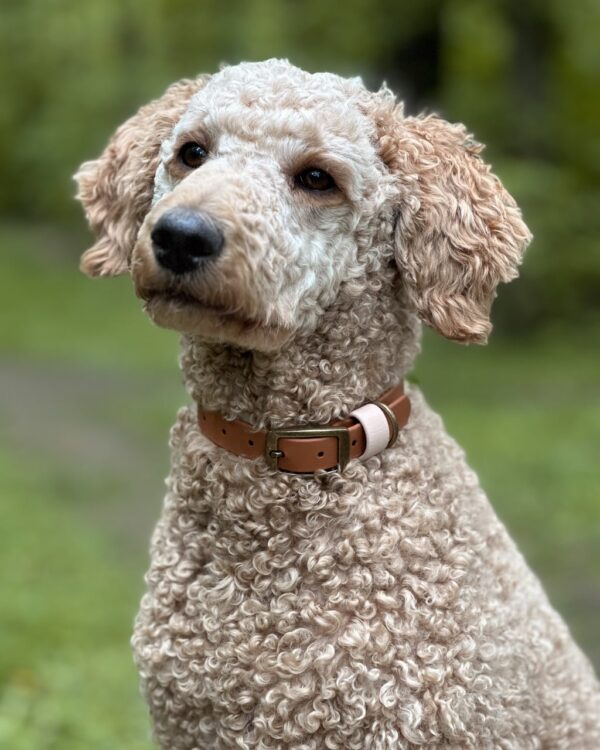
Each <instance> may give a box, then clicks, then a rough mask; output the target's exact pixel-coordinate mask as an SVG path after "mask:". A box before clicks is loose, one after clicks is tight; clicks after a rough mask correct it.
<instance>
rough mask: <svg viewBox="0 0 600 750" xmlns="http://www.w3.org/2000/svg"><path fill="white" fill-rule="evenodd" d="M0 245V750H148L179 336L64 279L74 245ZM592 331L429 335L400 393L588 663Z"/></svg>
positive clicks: (56, 239) (117, 292)
mask: <svg viewBox="0 0 600 750" xmlns="http://www.w3.org/2000/svg"><path fill="white" fill-rule="evenodd" d="M0 245H1V246H2V255H1V256H0V257H1V258H2V260H1V261H0V263H1V264H2V267H1V268H0V294H1V295H2V299H3V307H4V310H8V311H9V314H8V315H6V314H5V315H3V316H1V317H0V353H1V356H2V361H3V363H4V370H5V372H7V373H8V376H7V377H6V378H5V380H4V382H5V383H8V384H9V386H10V385H11V384H12V385H13V386H15V392H17V390H18V389H16V386H17V385H21V389H20V390H19V391H18V392H19V393H22V392H23V387H22V383H20V382H18V381H19V380H20V378H22V377H25V376H27V388H26V389H25V391H26V396H25V397H21V398H22V401H21V402H20V403H19V404H18V410H17V411H18V414H20V415H23V416H24V423H25V428H24V427H23V425H22V424H21V425H18V424H16V423H13V422H12V421H10V420H3V421H2V423H1V427H0V500H1V502H0V569H1V570H2V574H1V579H2V583H1V585H0V592H1V594H0V596H1V601H0V607H1V611H2V616H1V618H0V747H3V748H4V747H6V748H11V750H83V749H84V748H85V749H86V750H105V749H106V750H108V749H109V748H110V750H112V748H115V747H118V748H121V749H123V750H142V749H143V748H146V749H147V748H149V747H150V744H149V742H148V741H147V736H148V721H147V718H146V712H145V707H144V705H143V702H142V700H141V698H140V697H139V696H138V692H137V677H136V674H135V669H134V667H133V665H132V661H131V656H130V650H129V645H128V639H129V635H130V631H131V624H132V619H133V616H134V613H135V610H136V608H137V603H138V599H139V595H140V591H141V588H142V584H141V577H142V572H143V569H144V566H145V547H146V544H147V536H148V533H149V529H150V526H151V524H152V522H153V519H154V517H155V516H156V513H157V509H158V503H159V500H160V495H161V492H162V488H161V483H160V477H161V476H162V474H164V469H165V467H166V461H167V452H166V440H167V430H168V426H169V424H170V423H171V421H172V418H173V413H174V410H175V408H176V407H177V405H178V404H179V403H181V401H182V400H183V398H184V394H183V391H182V389H181V387H180V385H179V384H178V375H177V372H176V355H177V347H176V336H175V334H172V333H170V332H166V331H161V330H159V329H156V328H154V327H153V326H151V325H150V324H149V323H148V321H147V320H146V319H145V318H144V316H143V315H142V313H141V312H140V306H139V303H138V302H137V301H136V300H135V299H134V297H133V295H132V291H131V285H130V283H129V281H128V280H127V279H117V280H111V281H90V280H88V279H86V278H84V277H83V276H81V275H80V274H78V272H77V270H76V266H77V253H76V251H75V249H74V247H73V245H72V240H70V239H68V238H67V239H64V238H63V237H62V236H61V235H60V234H58V233H56V232H52V231H49V230H40V229H34V230H25V229H22V228H19V227H9V228H4V229H2V228H0ZM597 333H598V332H597V331H596V332H594V331H587V332H575V331H566V332H565V331H553V332H548V333H547V334H546V335H545V336H538V337H537V338H536V339H535V340H533V339H532V340H520V342H519V343H515V342H510V341H507V340H503V339H502V338H496V339H494V337H492V342H491V344H490V345H489V346H488V347H487V348H464V347H460V346H458V345H455V344H451V343H448V342H444V341H442V340H441V339H439V338H437V337H435V336H434V335H432V334H428V335H427V336H426V338H425V342H424V352H423V354H422V356H421V358H420V360H419V365H418V368H417V372H416V373H415V378H416V379H417V380H418V382H419V384H420V385H421V387H422V388H423V390H424V391H425V393H426V395H427V398H428V400H429V401H430V403H431V404H432V406H434V408H436V410H438V411H439V412H441V413H442V414H443V416H444V419H445V422H446V425H447V427H448V429H449V431H450V432H451V433H452V434H453V435H454V436H455V437H456V438H457V440H458V441H459V442H460V443H461V444H462V445H463V447H464V448H465V450H466V451H467V455H468V457H469V460H470V462H471V464H472V465H473V466H474V468H476V469H477V471H478V472H479V474H480V477H481V480H482V483H483V485H484V487H485V488H486V490H487V491H488V494H489V495H490V498H491V500H492V502H493V504H494V506H495V508H496V509H497V511H498V513H499V514H500V516H501V517H502V518H503V520H504V521H505V522H506V523H507V525H508V526H509V528H510V530H511V532H512V533H513V535H514V536H515V537H516V539H517V541H518V543H519V545H520V546H521V548H522V549H523V551H524V552H525V554H526V556H527V558H528V560H529V562H530V564H531V565H532V566H533V567H534V569H535V570H536V571H537V572H538V573H539V575H540V576H541V577H542V579H543V581H544V583H545V584H546V586H547V588H548V590H549V592H550V594H551V597H552V599H553V601H554V603H555V604H556V605H557V606H558V607H559V608H560V610H561V611H562V612H563V613H564V614H565V616H566V617H567V619H568V621H569V623H570V624H571V626H572V628H573V630H574V632H575V635H576V637H577V638H578V640H579V641H580V642H581V643H582V645H583V646H584V647H585V648H586V650H587V651H588V653H589V654H590V655H591V656H593V658H594V660H595V662H596V664H597V665H599V664H600V649H599V647H598V644H597V633H598V632H599V631H600V585H599V583H598V581H599V579H600V503H599V502H598V492H597V464H598V445H600V392H599V389H598V375H597V361H596V358H595V357H594V354H593V349H592V343H591V342H592V341H593V336H594V335H596V336H597ZM11 368H12V369H11ZM0 372H1V369H0ZM78 383H79V384H81V387H75V386H76V385H77V384H78ZM27 389H30V392H28V391H27ZM38 391H39V392H38ZM14 398H15V397H14V396H13V395H12V394H11V392H10V389H6V388H5V389H4V391H3V392H2V395H1V397H0V399H1V404H2V412H3V413H6V414H12V415H13V417H14V415H15V413H16V412H15V409H14V405H13V404H12V400H13V399H14ZM11 406H12V409H11V408H9V407H11ZM42 407H44V408H43V409H42ZM40 422H43V424H40ZM80 428H81V429H83V428H85V430H86V431H84V432H81V433H79V432H77V431H76V430H77V429H80ZM24 429H25V433H23V430H24ZM27 430H29V433H28V432H27ZM74 430H75V432H74V433H73V435H72V436H71V440H70V441H69V433H70V432H73V431H74ZM80 435H82V436H83V437H81V436H80ZM63 445H64V446H68V447H63ZM111 445H112V446H113V450H112V452H111V450H110V448H111ZM98 446H100V448H102V450H103V451H104V452H105V453H106V455H104V454H103V453H102V450H100V449H99V447H98ZM124 446H125V447H124ZM86 451H87V453H86ZM75 455H76V456H77V458H76V459H74V458H73V456H75ZM131 466H135V470H131V469H130V467H131Z"/></svg>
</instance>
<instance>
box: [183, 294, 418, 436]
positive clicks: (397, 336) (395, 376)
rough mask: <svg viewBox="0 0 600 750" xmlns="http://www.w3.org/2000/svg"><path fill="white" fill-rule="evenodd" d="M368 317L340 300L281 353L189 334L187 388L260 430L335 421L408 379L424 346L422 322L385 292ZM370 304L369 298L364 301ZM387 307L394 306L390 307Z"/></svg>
mask: <svg viewBox="0 0 600 750" xmlns="http://www.w3.org/2000/svg"><path fill="white" fill-rule="evenodd" d="M385 299H387V300H388V303H387V305H386V303H385V302H384V301H382V297H379V298H378V299H377V300H372V305H367V310H368V311H367V314H366V315H364V314H363V315H357V314H356V310H353V309H352V308H348V309H346V310H344V309H343V308H341V307H340V306H339V305H336V308H335V309H332V310H330V311H328V312H327V313H325V315H324V316H323V318H322V320H321V324H320V325H319V327H318V328H317V330H315V331H314V332H312V333H310V334H308V335H302V334H300V335H296V336H295V337H294V338H292V339H291V340H290V341H289V342H288V343H287V344H286V345H285V346H284V347H283V348H282V349H280V350H279V351H277V352H271V353H264V352H257V351H247V350H243V349H241V348H238V347H235V346H231V345H228V344H223V343H209V342H207V341H206V340H202V339H200V338H198V337H195V336H189V335H186V336H184V337H183V340H182V343H183V350H182V355H181V366H182V370H183V375H184V380H185V383H186V387H187V389H188V391H189V393H190V395H191V396H192V398H193V399H194V401H196V403H198V404H200V405H201V406H202V407H203V408H204V409H206V410H210V411H219V412H220V413H221V414H222V415H223V416H224V417H225V418H226V419H243V420H244V421H246V422H248V423H250V424H251V425H252V426H253V427H254V428H256V429H269V428H271V427H284V426H293V425H302V424H307V423H314V424H327V423H328V422H331V421H333V420H335V419H339V418H342V417H344V416H346V415H347V414H348V413H349V412H351V411H352V410H353V409H355V408H356V407H358V406H360V405H361V404H363V403H365V402H366V401H370V400H375V399H377V398H378V397H379V396H380V395H381V393H383V392H384V391H385V390H386V389H388V388H389V387H391V386H393V385H395V384H397V383H399V382H400V381H402V380H403V378H404V377H405V375H406V374H407V373H408V372H409V371H410V369H411V367H412V364H413V362H414V359H415V357H416V355H417V353H418V351H419V348H420V324H419V323H418V321H417V319H416V316H415V315H414V313H409V312H408V311H407V310H406V309H404V308H403V306H402V304H401V303H400V301H399V300H396V299H394V298H390V297H388V296H387V295H385V294H384V295H383V300H385ZM363 302H366V300H363ZM384 306H385V307H387V309H382V308H384Z"/></svg>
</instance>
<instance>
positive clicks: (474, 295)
mask: <svg viewBox="0 0 600 750" xmlns="http://www.w3.org/2000/svg"><path fill="white" fill-rule="evenodd" d="M380 148H381V153H382V158H383V159H384V161H385V162H386V163H387V164H388V165H389V167H390V169H393V170H394V171H395V172H396V173H397V174H398V182H399V187H400V194H401V198H402V200H401V205H400V207H399V221H398V231H397V242H398V255H397V258H398V264H399V266H400V268H401V270H402V273H403V278H404V280H405V282H406V284H407V285H408V287H409V289H410V295H411V300H412V302H413V304H414V305H415V308H416V310H417V312H418V314H419V317H420V318H421V319H422V320H423V321H424V322H425V323H427V324H428V325H430V326H432V327H433V328H435V329H436V330H437V331H438V332H439V333H441V334H443V335H444V336H446V337H447V338H450V339H455V340H457V341H463V342H476V343H485V341H486V340H487V337H488V334H489V333H490V330H491V323H490V320H489V314H490V308H491V305H492V301H493V299H494V297H495V296H496V287H497V286H498V284H499V283H500V282H507V281H511V279H514V278H515V277H516V276H517V266H518V265H519V263H520V262H521V257H522V254H523V251H524V249H525V247H526V246H527V244H528V243H529V242H530V240H531V235H530V233H529V230H528V229H527V227H526V226H525V224H524V222H523V220H522V219H521V212H520V211H519V209H518V207H517V205H516V203H515V201H514V199H513V198H512V197H511V196H510V195H509V194H508V192H507V191H506V190H505V189H504V188H503V186H502V185H501V183H500V181H499V180H498V178H497V177H495V176H494V175H493V174H491V171H490V167H489V166H488V165H486V164H485V163H484V162H483V161H482V160H481V158H480V157H479V154H480V152H481V150H482V147H481V146H480V145H479V144H477V143H476V142H475V141H474V140H473V139H472V137H471V136H470V135H469V134H468V133H467V131H466V129H465V127H464V126H463V125H450V124H449V123H447V122H445V121H444V120H442V119H440V118H439V117H437V116H435V115H430V116H427V117H404V116H403V115H402V113H401V112H400V113H397V115H396V116H395V117H388V118H387V120H384V122H383V123H382V127H381V146H380Z"/></svg>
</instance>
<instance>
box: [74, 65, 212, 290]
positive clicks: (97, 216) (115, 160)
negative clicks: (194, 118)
mask: <svg viewBox="0 0 600 750" xmlns="http://www.w3.org/2000/svg"><path fill="white" fill-rule="evenodd" d="M204 80H205V79H204V78H197V79H195V80H182V81H178V82H177V83H174V84H173V85H172V86H170V87H169V88H168V89H167V91H166V92H165V93H164V94H163V96H161V97H160V98H159V99H156V100H155V101H152V102H150V103H149V104H146V105H145V106H143V107H141V109H140V110H139V111H138V112H137V113H136V114H135V115H134V116H133V117H131V118H130V119H129V120H127V122H125V123H124V124H123V125H121V127H120V128H119V129H118V130H117V131H116V133H115V134H114V136H113V137H112V138H111V140H110V143H109V144H108V146H107V147H106V149H105V151H104V153H103V154H102V156H100V158H99V159H95V160H94V161H88V162H85V163H84V164H82V165H81V167H80V169H79V171H78V173H77V174H76V175H75V180H76V181H77V184H78V188H79V189H78V192H77V198H78V200H80V201H81V203H82V204H83V207H84V209H85V214H86V218H87V220H88V222H89V224H90V227H91V228H92V230H93V231H94V233H95V234H96V237H97V241H96V243H95V244H94V246H93V247H91V248H90V249H89V250H87V251H86V252H85V253H84V254H83V257H82V258H81V270H82V271H83V272H84V273H86V274H88V276H118V275H119V274H121V273H125V272H126V271H127V269H128V267H129V261H130V256H131V251H132V249H133V245H134V243H135V240H136V237H137V233H138V230H139V228H140V225H141V223H142V221H143V220H144V218H145V216H146V214H147V213H148V209H149V208H150V203H151V201H152V193H153V190H154V174H155V173H156V168H157V166H158V162H159V157H160V145H161V143H162V141H163V140H164V138H166V137H167V136H168V135H169V133H170V132H171V130H172V129H173V126H174V125H175V123H176V122H177V120H178V119H179V117H180V116H181V115H182V114H183V112H184V110H185V108H186V104H187V101H188V99H189V98H190V97H191V95H192V94H193V93H195V92H196V91H198V90H199V89H200V87H201V86H202V85H203V83H204Z"/></svg>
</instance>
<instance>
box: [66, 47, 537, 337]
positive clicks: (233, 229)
mask: <svg viewBox="0 0 600 750" xmlns="http://www.w3.org/2000/svg"><path fill="white" fill-rule="evenodd" d="M77 179H78V182H79V186H80V192H79V197H80V199H81V200H82V202H83V203H84V206H85V207H86V211H87V213H88V218H89V220H90V224H91V225H92V228H93V229H94V230H95V231H96V233H97V234H98V236H99V241H98V243H97V244H96V245H95V246H94V247H93V248H92V249H91V250H89V251H87V253H86V254H85V255H84V257H83V260H82V268H83V270H84V271H86V272H87V273H89V274H91V275H114V274H116V273H121V272H123V271H125V270H127V269H130V271H131V275H132V278H133V282H134V285H135V289H136V292H137V294H138V296H140V297H141V298H142V299H143V300H145V304H146V310H147V312H148V313H149V315H150V316H151V317H152V318H153V319H154V320H155V322H157V323H158V324H159V325H163V326H166V327H169V328H174V329H176V330H180V331H183V332H186V333H190V334H195V335H199V336H202V337H206V338H208V339H213V340H215V339H216V340H221V341H227V342H230V343H234V344H238V345H240V346H243V347H244V348H257V349H262V350H271V349H277V348H279V347H281V346H282V345H283V343H284V342H285V341H286V340H288V339H289V338H290V337H292V336H293V335H295V334H296V333H298V332H304V333H306V332H310V331H312V330H314V329H315V328H316V327H317V325H318V321H319V319H320V317H321V316H322V315H323V313H324V311H325V310H327V309H330V308H331V306H332V305H334V304H335V300H336V298H337V297H338V294H339V290H340V287H341V285H342V284H346V285H348V284H355V285H357V286H358V287H360V280H361V278H362V277H363V276H364V274H365V269H366V265H367V263H368V260H369V257H370V256H372V255H373V253H375V254H377V253H379V254H380V255H382V256H385V254H386V252H389V254H390V256H391V257H393V256H394V254H395V257H396V262H397V265H396V273H397V271H398V270H399V271H400V273H399V274H398V276H399V283H402V284H405V285H406V287H407V289H406V291H407V294H406V295H405V297H406V299H407V300H408V301H409V304H410V305H411V306H412V307H413V308H414V311H415V312H416V313H417V314H418V315H419V316H420V317H421V318H422V319H423V320H424V321H425V322H427V323H429V324H430V325H433V326H434V327H436V328H437V329H438V330H440V331H441V332H442V333H443V334H444V335H447V336H449V337H451V338H456V339H460V340H475V341H477V340H483V339H485V336H486V335H487V332H488V331H489V328H490V325H489V320H488V313H489V307H490V304H491V300H492V299H493V296H494V293H495V288H496V285H497V284H498V283H499V282H500V281H506V280H508V279H509V278H512V277H513V276H514V275H515V273H516V266H517V263H518V261H519V259H520V255H521V252H522V250H523V248H524V246H525V244H526V242H527V240H528V232H527V229H526V227H525V226H524V224H523V223H522V221H521V218H520V214H519V212H518V209H517V208H516V206H515V204H514V201H513V200H512V198H510V196H509V195H508V194H507V193H506V191H505V190H504V189H503V188H502V186H501V185H500V183H499V182H498V181H497V179H496V178H494V177H493V176H492V175H490V173H489V169H488V168H487V167H486V166H485V165H484V164H483V162H481V160H480V159H479V156H478V148H477V147H476V146H474V145H473V144H472V143H470V142H469V140H468V137H467V134H466V133H465V131H464V129H463V128H462V127H456V126H450V125H448V124H447V123H445V122H444V121H442V120H440V119H439V118H431V117H430V118H406V117H404V116H403V113H402V111H401V108H400V107H399V106H398V105H397V104H396V102H395V100H394V98H393V96H392V95H391V94H390V92H389V91H387V90H386V89H384V90H382V91H380V92H378V93H375V94H373V93H370V92H368V91H367V90H366V89H365V88H364V87H363V85H362V83H361V82H360V81H359V80H358V79H350V80H347V79H343V78H340V77H338V76H334V75H330V74H315V75H311V74H308V73H305V72H304V71H301V70H299V69H298V68H295V67H293V66H291V65H289V64H288V63H286V62H283V61H277V60H273V61H267V62H265V63H245V64H241V65H238V66H234V67H228V68H224V69H223V70H222V71H221V72H220V73H218V74H216V75H215V76H212V77H210V78H200V79H197V80H195V81H183V82H180V83H178V84H175V85H174V86H173V87H171V88H170V89H169V90H168V91H167V93H166V94H165V95H164V96H163V98H162V99H159V100H157V101H156V102H153V103H152V104H150V105H148V106H147V107H146V108H143V109H142V110H140V112H139V113H138V114H137V115H135V116H134V117H133V118H132V119H131V120H130V121H128V122H127V123H125V125H124V126H122V127H121V128H120V129H119V130H118V131H117V133H116V134H115V136H114V137H113V140H112V141H111V143H110V144H109V146H108V148H107V150H106V151H105V153H104V154H103V155H102V156H101V157H100V159H99V160H97V161H95V162H88V163H87V164H84V165H83V167H82V169H81V170H80V172H79V174H78V176H77ZM381 265H382V267H383V266H384V265H385V263H382V264H381ZM388 266H389V264H388Z"/></svg>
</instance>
